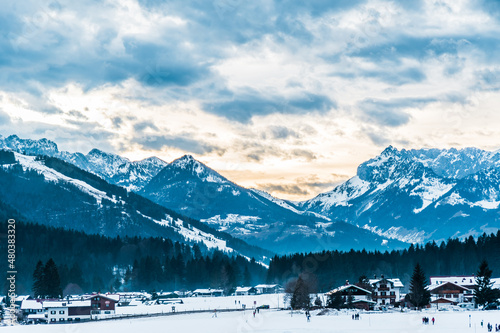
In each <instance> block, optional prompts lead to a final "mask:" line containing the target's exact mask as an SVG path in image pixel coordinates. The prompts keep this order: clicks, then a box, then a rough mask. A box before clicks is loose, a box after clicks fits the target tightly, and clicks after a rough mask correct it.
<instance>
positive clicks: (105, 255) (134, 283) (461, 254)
mask: <svg viewBox="0 0 500 333" xmlns="http://www.w3.org/2000/svg"><path fill="white" fill-rule="evenodd" d="M0 227H1V228H6V225H5V223H2V224H0ZM17 228H18V230H17V233H16V235H17V240H16V242H17V243H16V246H17V258H16V260H17V262H16V264H17V267H18V277H17V288H18V290H17V291H18V294H30V293H32V287H33V273H34V271H35V268H36V266H37V263H38V262H39V261H42V262H43V263H46V262H47V261H48V260H49V259H50V258H52V259H53V261H54V262H55V264H56V266H57V269H58V273H59V276H60V281H61V288H62V290H63V291H65V292H66V293H69V292H71V293H79V292H96V291H101V292H107V291H110V292H112V291H118V290H147V291H160V290H181V289H188V290H191V289H196V288H223V289H225V290H226V292H229V291H230V290H231V289H232V288H234V287H236V286H241V285H255V284H258V283H263V282H268V283H278V284H281V285H283V286H285V285H286V284H287V282H288V281H290V280H293V279H296V278H297V277H298V276H299V275H300V276H302V277H303V278H304V279H306V280H307V281H306V282H307V284H308V286H309V288H310V291H311V292H326V291H329V290H331V289H333V288H335V287H337V286H339V285H343V284H344V283H345V282H346V280H349V281H351V282H353V283H354V282H357V281H358V279H359V277H360V276H368V277H371V276H373V275H377V276H380V275H382V274H384V275H385V276H386V277H398V278H400V279H401V280H402V281H403V283H404V284H405V286H407V285H408V283H409V281H410V277H411V274H412V272H413V269H414V267H415V265H416V264H417V263H420V265H421V267H422V269H423V271H424V272H425V274H426V276H427V277H429V276H434V275H470V274H474V273H476V271H477V268H478V265H479V263H480V262H481V261H482V260H483V259H486V260H487V261H488V263H489V267H490V268H491V269H492V271H493V277H496V275H498V274H499V273H500V251H498V249H499V248H500V232H498V233H497V234H491V235H482V236H480V237H479V238H478V240H477V241H476V240H474V238H472V237H469V238H467V239H466V240H464V241H459V240H456V239H451V240H448V241H447V242H443V243H442V244H440V245H437V244H436V243H429V244H426V245H424V246H420V245H410V246H409V248H408V249H406V250H402V251H391V252H378V251H375V252H367V251H349V252H339V251H323V252H320V253H308V254H293V255H286V256H275V257H273V258H272V260H271V263H270V265H269V269H268V270H267V269H266V268H265V267H264V266H262V265H261V264H259V263H257V262H255V260H251V261H248V260H247V259H245V258H243V257H240V256H232V255H228V254H225V253H223V252H220V251H216V250H211V251H207V250H206V249H203V250H202V249H201V248H200V247H199V246H197V245H196V244H195V245H192V246H189V245H185V244H181V243H179V242H173V241H171V240H169V239H162V238H141V237H115V238H111V237H104V236H99V235H87V234H84V233H82V232H77V231H68V230H64V229H61V228H52V227H46V226H41V225H36V224H26V223H21V222H18V223H17ZM5 230H6V229H5ZM5 246H6V243H5V242H1V243H0V250H1V251H6V249H5ZM4 253H6V252H4ZM1 265H6V261H5V262H2V263H1ZM2 269H4V270H6V267H3V268H2ZM4 288H5V286H4Z"/></svg>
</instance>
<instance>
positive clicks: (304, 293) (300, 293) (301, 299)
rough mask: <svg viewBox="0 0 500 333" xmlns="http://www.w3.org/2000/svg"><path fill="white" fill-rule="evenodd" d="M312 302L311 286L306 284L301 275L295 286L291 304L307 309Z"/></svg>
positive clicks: (295, 307) (294, 306) (296, 307)
mask: <svg viewBox="0 0 500 333" xmlns="http://www.w3.org/2000/svg"><path fill="white" fill-rule="evenodd" d="M310 304H311V298H310V296H309V286H308V285H307V284H306V282H305V281H304V279H302V277H300V276H299V278H298V279H297V281H296V282H295V286H293V294H292V298H291V300H290V306H291V307H292V309H307V308H309V306H310Z"/></svg>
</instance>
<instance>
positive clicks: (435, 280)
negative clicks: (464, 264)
mask: <svg viewBox="0 0 500 333" xmlns="http://www.w3.org/2000/svg"><path fill="white" fill-rule="evenodd" d="M429 279H430V282H431V284H430V285H431V286H437V285H440V284H443V283H446V282H451V283H454V284H456V285H459V286H461V287H466V288H469V289H473V288H474V286H475V285H476V277H475V276H474V275H459V276H431V277H430V278H429Z"/></svg>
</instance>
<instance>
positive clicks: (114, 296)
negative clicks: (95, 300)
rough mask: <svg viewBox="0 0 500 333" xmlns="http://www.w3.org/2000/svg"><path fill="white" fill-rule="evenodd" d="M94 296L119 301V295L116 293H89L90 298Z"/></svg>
mask: <svg viewBox="0 0 500 333" xmlns="http://www.w3.org/2000/svg"><path fill="white" fill-rule="evenodd" d="M95 296H99V297H104V298H108V299H110V300H112V301H115V302H119V301H120V295H118V294H95V295H90V297H89V298H92V297H95Z"/></svg>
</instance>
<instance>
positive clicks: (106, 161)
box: [0, 135, 167, 191]
mask: <svg viewBox="0 0 500 333" xmlns="http://www.w3.org/2000/svg"><path fill="white" fill-rule="evenodd" d="M0 148H6V149H10V150H13V151H15V152H18V153H24V154H28V155H46V156H51V157H57V158H60V159H62V160H64V161H66V162H69V163H71V164H73V165H76V166H77V167H79V168H80V169H83V170H85V171H88V172H91V173H93V174H96V175H98V176H99V177H101V178H103V179H105V180H106V181H108V182H109V183H111V184H115V185H120V186H123V187H125V188H126V189H128V190H130V191H139V190H140V189H142V188H143V187H144V186H145V185H146V184H147V183H148V182H149V181H150V180H151V179H152V178H153V177H154V176H156V175H157V174H158V172H160V170H161V169H163V168H164V167H165V166H166V165H167V162H165V161H163V160H161V159H159V158H158V157H150V158H146V159H144V160H142V161H130V160H128V159H127V158H124V157H121V156H119V155H116V154H110V153H106V152H103V151H101V150H99V149H92V150H91V151H90V152H89V153H88V154H86V155H84V154H82V153H69V152H66V151H59V149H58V147H57V144H56V143H54V142H52V141H50V140H47V139H40V140H31V139H20V138H19V137H18V136H16V135H11V136H9V137H7V138H4V137H1V136H0Z"/></svg>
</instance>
